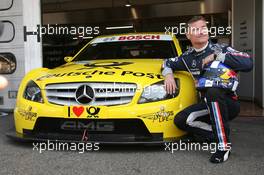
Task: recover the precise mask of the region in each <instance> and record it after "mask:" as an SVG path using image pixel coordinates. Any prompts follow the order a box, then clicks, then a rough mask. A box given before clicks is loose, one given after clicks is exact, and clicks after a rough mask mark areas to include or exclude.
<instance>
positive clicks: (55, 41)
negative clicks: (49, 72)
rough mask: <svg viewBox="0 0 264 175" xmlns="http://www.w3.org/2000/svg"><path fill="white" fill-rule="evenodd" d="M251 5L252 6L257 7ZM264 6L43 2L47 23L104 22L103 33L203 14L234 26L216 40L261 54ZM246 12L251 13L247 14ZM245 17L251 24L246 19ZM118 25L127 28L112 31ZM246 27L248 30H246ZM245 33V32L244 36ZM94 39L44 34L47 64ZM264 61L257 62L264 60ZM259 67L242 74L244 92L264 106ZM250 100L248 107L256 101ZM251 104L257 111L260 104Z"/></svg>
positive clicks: (197, 0)
mask: <svg viewBox="0 0 264 175" xmlns="http://www.w3.org/2000/svg"><path fill="white" fill-rule="evenodd" d="M256 3H257V2H256ZM243 7H244V8H245V7H246V8H247V11H246V12H245V11H244V10H241V9H243ZM248 7H252V9H251V8H248ZM259 7H261V6H257V5H256V4H255V3H254V2H253V1H252V2H249V1H244V2H243V3H242V2H241V1H237V0H233V1H231V0H202V1H201V0H144V1H142V0H102V1H86V0H74V1H73V0H42V8H41V11H42V23H43V25H48V24H49V25H53V26H68V27H69V26H75V27H78V26H79V27H80V26H93V27H94V26H98V27H99V28H100V34H99V35H105V34H113V33H127V32H132V33H133V32H165V31H166V30H165V28H166V27H168V26H172V27H173V26H179V25H180V23H186V22H187V20H188V19H189V18H190V17H191V16H193V15H203V16H204V17H205V18H206V19H207V21H208V25H209V27H210V26H223V27H225V28H226V27H228V26H232V34H231V35H217V36H216V37H213V38H211V40H212V41H213V42H219V43H226V44H230V45H233V46H234V47H235V48H236V49H238V50H241V51H246V52H247V53H249V54H251V55H256V57H261V56H262V55H261V54H262V52H259V53H258V50H260V48H259V49H258V48H256V49H255V48H253V47H254V45H255V42H258V41H254V36H253V32H252V31H253V30H257V27H256V28H255V27H253V26H254V24H255V20H261V19H254V17H252V13H255V14H257V13H261V9H260V10H258V9H257V8H259ZM254 8H255V9H254ZM236 9H239V10H236ZM241 14H243V15H244V16H245V17H243V18H241ZM256 16H257V15H256ZM245 21H246V24H244V23H243V22H245ZM241 25H246V26H244V27H243V26H241ZM117 26H118V27H120V26H121V27H124V26H125V27H127V28H125V29H123V28H121V29H112V30H111V29H110V30H109V29H108V28H109V27H117ZM245 28H246V31H242V29H245ZM241 34H244V36H240V35H241ZM92 37H95V36H92ZM77 38H78V36H77ZM87 38H88V39H87ZM177 38H178V39H179V41H180V44H181V46H182V49H183V51H184V50H186V49H187V48H188V47H189V45H190V43H189V42H188V40H187V39H186V37H185V36H184V35H180V34H178V35H177ZM242 38H246V40H247V41H243V40H242ZM90 40H91V38H90V37H83V38H78V39H73V38H72V37H71V36H65V35H61V36H54V35H44V37H43V66H44V67H49V68H53V67H56V66H58V65H61V64H63V63H64V60H63V57H64V56H69V55H74V54H75V53H76V51H77V50H78V49H80V48H81V47H82V46H83V45H84V44H86V43H87V42H89V41H90ZM254 52H257V53H254ZM255 59H256V58H255ZM260 59H261V58H260ZM260 59H256V60H258V61H259V63H262V59H261V60H260ZM255 71H257V72H259V73H261V72H262V67H256V68H255V70H254V71H252V72H251V73H246V74H244V73H241V77H240V89H239V91H238V93H239V95H240V98H241V99H242V100H244V101H247V102H255V103H256V104H257V105H258V106H263V99H261V97H262V91H263V86H262V83H261V82H262V80H261V79H260V80H259V81H258V83H257V82H256V81H255V79H256V78H257V79H258V78H259V76H257V75H256V72H255ZM260 89H262V90H260ZM247 102H246V106H248V105H247V104H250V103H247ZM251 108H252V109H253V108H254V109H255V107H254V105H253V107H251ZM243 109H244V108H243ZM256 109H258V107H256Z"/></svg>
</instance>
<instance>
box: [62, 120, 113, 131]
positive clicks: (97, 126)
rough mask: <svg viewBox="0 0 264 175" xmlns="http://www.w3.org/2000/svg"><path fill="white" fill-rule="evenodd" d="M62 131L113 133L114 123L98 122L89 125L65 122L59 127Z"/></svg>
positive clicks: (79, 122) (78, 122)
mask: <svg viewBox="0 0 264 175" xmlns="http://www.w3.org/2000/svg"><path fill="white" fill-rule="evenodd" d="M61 129H62V130H74V131H79V130H84V129H87V131H114V123H113V122H99V121H91V122H89V123H84V122H81V121H65V122H64V123H63V124H62V125H61Z"/></svg>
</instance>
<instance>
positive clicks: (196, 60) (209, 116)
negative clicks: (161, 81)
mask: <svg viewBox="0 0 264 175" xmlns="http://www.w3.org/2000/svg"><path fill="white" fill-rule="evenodd" d="M211 54H215V60H218V61H220V62H222V63H223V64H225V65H227V66H228V67H230V68H231V69H232V70H234V71H235V72H239V71H245V72H246V71H250V70H251V69H252V68H253V61H252V58H251V57H250V56H249V55H248V54H247V53H243V52H239V51H236V50H235V49H233V48H232V47H230V46H226V45H221V44H213V43H211V42H208V44H207V46H205V47H204V48H202V49H200V50H196V49H194V48H190V49H189V50H187V51H186V52H184V53H183V54H182V55H181V56H179V57H176V58H168V59H165V60H164V63H163V67H162V75H163V76H165V75H167V74H169V73H173V72H174V71H190V73H191V74H192V75H193V77H194V78H195V79H196V80H198V79H199V78H200V77H201V74H202V72H203V68H202V62H203V59H205V58H206V57H207V56H209V55H211ZM187 67H188V68H187ZM201 94H202V98H203V99H204V100H202V101H201V102H199V103H198V104H194V105H192V106H189V107H187V108H186V109H184V110H183V111H181V112H179V113H178V114H177V115H176V116H175V119H174V122H175V125H176V126H177V127H178V128H180V129H182V130H185V131H187V132H189V133H192V134H194V135H200V136H202V137H204V138H208V140H210V141H215V142H216V143H218V148H219V150H228V149H229V148H230V139H229V133H230V129H229V124H228V121H229V120H232V119H233V118H235V117H236V116H237V115H238V113H239V111H240V107H239V103H238V101H237V96H236V95H235V92H232V91H230V90H226V89H222V88H215V87H214V88H206V89H205V90H203V91H202V92H201Z"/></svg>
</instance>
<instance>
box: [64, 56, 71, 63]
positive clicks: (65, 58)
mask: <svg viewBox="0 0 264 175" xmlns="http://www.w3.org/2000/svg"><path fill="white" fill-rule="evenodd" d="M72 60H73V57H70V56H66V57H64V61H66V63H69V62H71V61H72Z"/></svg>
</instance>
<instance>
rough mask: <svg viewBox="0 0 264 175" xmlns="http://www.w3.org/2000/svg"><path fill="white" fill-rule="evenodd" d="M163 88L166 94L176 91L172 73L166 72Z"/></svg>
mask: <svg viewBox="0 0 264 175" xmlns="http://www.w3.org/2000/svg"><path fill="white" fill-rule="evenodd" d="M164 86H165V90H166V92H167V93H168V94H170V95H172V94H174V93H175V92H176V88H177V86H176V82H175V79H174V76H173V74H167V75H166V76H165V80H164Z"/></svg>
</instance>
